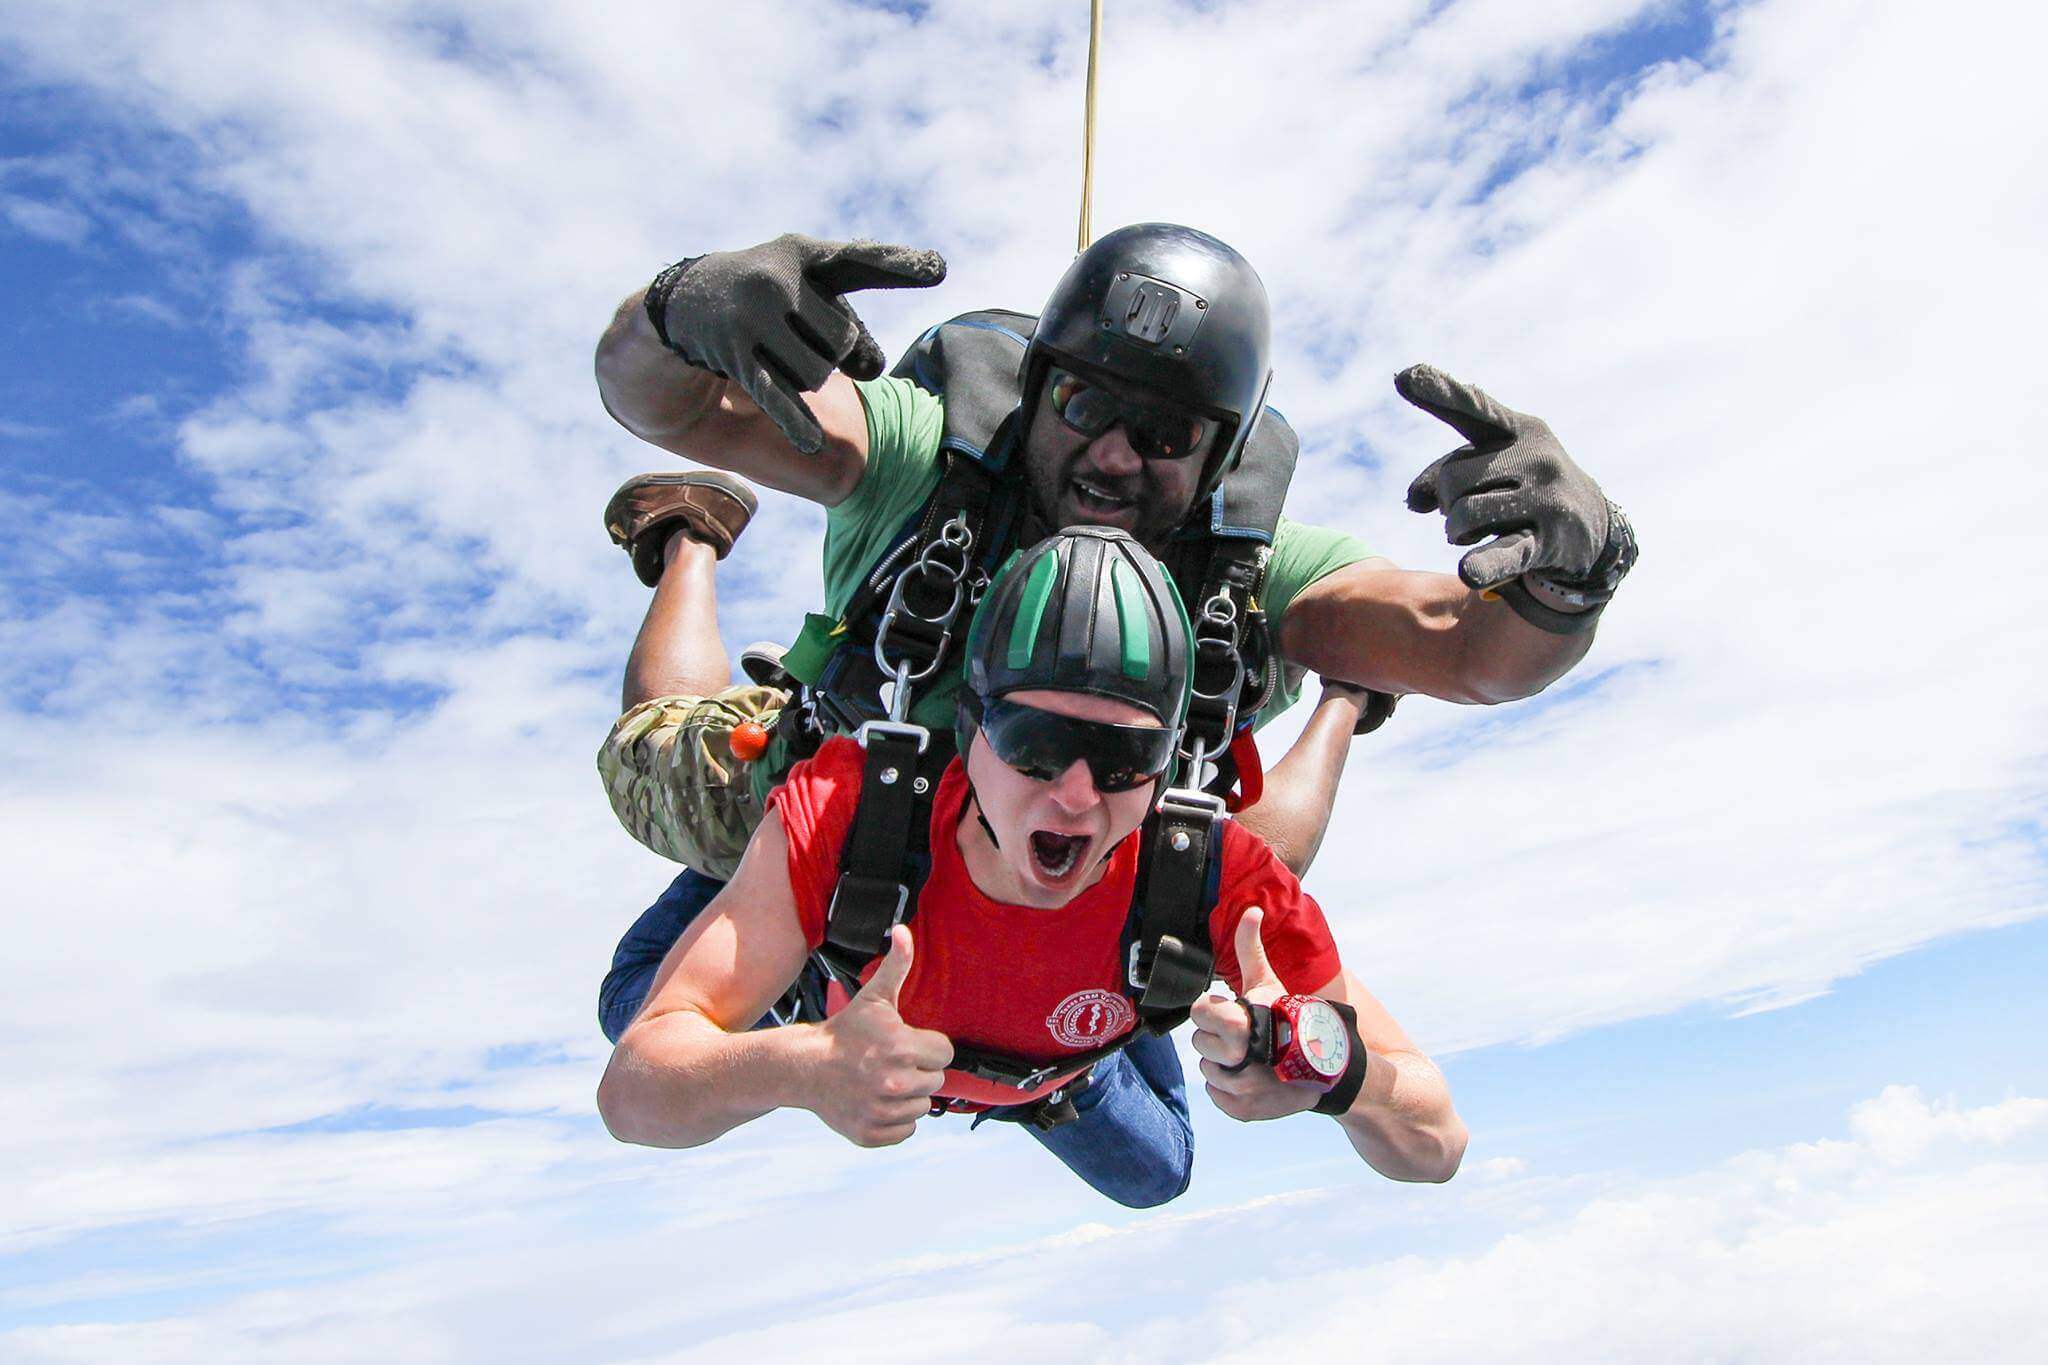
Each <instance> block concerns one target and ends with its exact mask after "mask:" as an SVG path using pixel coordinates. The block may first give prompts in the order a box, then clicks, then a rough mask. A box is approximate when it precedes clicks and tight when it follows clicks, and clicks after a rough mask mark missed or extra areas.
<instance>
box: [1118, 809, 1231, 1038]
mask: <svg viewBox="0 0 2048 1365" xmlns="http://www.w3.org/2000/svg"><path fill="white" fill-rule="evenodd" d="M1222 833H1223V802H1222V801H1221V800H1220V799H1218V798H1217V797H1214V796H1210V795H1208V794H1206V793H1204V792H1195V791H1188V790H1186V789H1185V788H1179V787H1176V788H1171V789H1169V790H1168V791H1167V793H1166V796H1165V798H1164V799H1163V800H1161V801H1160V803H1159V808H1158V809H1157V810H1156V811H1154V812H1153V813H1152V814H1151V815H1150V816H1149V817H1147V819H1146V822H1145V830H1144V836H1143V837H1144V842H1143V844H1142V845H1140V854H1139V868H1138V887H1137V897H1136V900H1135V902H1134V904H1133V907H1132V908H1133V909H1134V910H1135V911H1136V914H1135V915H1134V916H1133V918H1134V919H1135V921H1136V927H1137V934H1136V937H1135V938H1134V939H1133V940H1132V942H1131V946H1130V958H1129V969H1128V970H1129V979H1130V984H1131V985H1132V986H1133V987H1134V988H1136V989H1137V990H1138V991H1139V992H1140V994H1139V996H1138V1017H1139V1018H1140V1019H1141V1020H1143V1021H1144V1023H1145V1026H1146V1027H1147V1028H1148V1029H1150V1030H1151V1031H1153V1032H1154V1033H1164V1032H1166V1031H1168V1030H1169V1029H1172V1028H1175V1027H1177V1026H1178V1025H1179V1024H1180V1022H1181V1021H1182V1020H1183V1019H1185V1018H1187V1016H1188V1011H1189V1010H1190V1009H1191V1008H1193V1006H1194V1003H1195V1001H1196V1000H1198V999H1200V998H1201V995H1202V992H1203V991H1205V990H1207V989H1208V988H1209V982H1210V981H1211V980H1212V979H1213V978H1214V976H1215V972H1216V956H1215V953H1214V951H1213V950H1212V948H1211V947H1210V943H1209V911H1210V909H1211V908H1212V907H1213V906H1214V905H1215V902H1216V892H1215V889H1214V886H1213V882H1214V880H1215V874H1216V873H1217V872H1219V871H1220V870H1221V853H1222Z"/></svg>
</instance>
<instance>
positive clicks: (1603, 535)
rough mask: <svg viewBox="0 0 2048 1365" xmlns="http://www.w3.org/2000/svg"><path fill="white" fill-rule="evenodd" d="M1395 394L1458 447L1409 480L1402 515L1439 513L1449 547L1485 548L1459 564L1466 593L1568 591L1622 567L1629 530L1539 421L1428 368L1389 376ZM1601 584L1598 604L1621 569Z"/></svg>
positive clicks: (1629, 545) (1630, 554)
mask: <svg viewBox="0 0 2048 1365" xmlns="http://www.w3.org/2000/svg"><path fill="white" fill-rule="evenodd" d="M1394 388H1395V390H1396V391H1397V392H1398V393H1399V394H1400V395H1401V396H1402V397H1403V398H1405V399H1407V400H1408V401H1409V402H1411V403H1413V404H1414V405H1415V406H1416V407H1418V408H1421V409H1422V410H1423V411H1424V412H1426V413H1428V414H1429V415H1430V416H1432V417H1435V418H1437V419H1439V420H1440V421H1444V422H1448V423H1449V424H1450V425H1451V426H1453V427H1455V428H1456V429H1457V432H1458V434H1459V435H1460V436H1463V437H1464V438H1465V441H1466V444H1465V445H1462V446H1459V447H1458V448H1457V449H1456V450H1454V451H1452V452H1451V453H1450V454H1448V455H1445V456H1443V457H1442V458H1441V459H1438V460H1437V461H1436V462H1434V463H1433V464H1431V465H1430V466H1429V467H1428V468H1427V469H1425V470H1423V471H1422V472H1421V473H1420V474H1418V475H1416V477H1415V481H1414V482H1413V483H1411V484H1409V485H1408V507H1409V510H1411V511H1415V512H1433V511H1436V510H1438V509H1442V511H1443V513H1444V535H1445V538H1447V539H1448V540H1449V541H1450V542H1451V544H1453V545H1471V544H1474V543H1476V542H1478V541H1480V540H1484V539H1485V538H1486V537H1488V536H1493V537H1495V539H1494V540H1492V541H1491V542H1490V543H1488V544H1485V545H1481V546H1480V547H1479V548H1478V549H1476V550H1474V551H1472V552H1471V553H1470V554H1468V555H1466V556H1465V557H1464V558H1463V559H1461V560H1459V561H1458V577H1460V578H1462V579H1463V580H1464V581H1465V585H1466V586H1467V587H1469V588H1474V589H1479V590H1485V589H1488V588H1497V587H1499V586H1500V585H1501V584H1503V583H1507V582H1509V581H1510V580H1512V579H1515V578H1517V577H1519V576H1521V575H1522V574H1525V573H1528V574H1534V575H1536V576H1538V577H1539V578H1541V579H1545V580H1548V581H1550V582H1552V583H1556V584H1561V585H1569V586H1572V587H1579V586H1588V585H1593V584H1595V583H1596V581H1601V580H1604V579H1605V578H1606V576H1607V574H1608V573H1609V572H1611V570H1612V569H1613V568H1614V567H1616V565H1615V561H1617V560H1619V559H1621V558H1622V557H1623V556H1622V552H1621V547H1620V546H1619V545H1618V544H1617V542H1618V541H1619V540H1621V539H1623V538H1626V540H1627V552H1628V553H1627V555H1626V558H1627V560H1628V562H1630V563H1632V562H1633V561H1634V550H1635V541H1634V538H1633V536H1632V535H1630V534H1628V522H1627V520H1626V519H1625V518H1623V517H1622V516H1621V515H1620V511H1619V509H1618V508H1615V507H1613V505H1612V504H1610V503H1609V502H1608V501H1607V499H1606V498H1605V497H1604V496H1602V495H1601V492H1600V485H1598V484H1596V483H1594V482H1593V480H1592V479H1591V478H1590V477H1589V476H1588V475H1587V474H1586V472H1585V471H1584V470H1582V469H1580V468H1579V467H1578V466H1577V465H1575V464H1573V463H1572V459H1571V456H1569V455H1567V454H1565V453H1564V447H1563V446H1562V445H1560V444H1558V440H1557V437H1555V436H1553V435H1551V433H1550V428H1549V427H1548V426H1546V425H1544V423H1543V422H1542V420H1541V419H1540V418H1535V417H1530V416H1527V415H1526V414H1523V413H1519V412H1516V411H1514V410H1513V409H1512V408H1507V407H1503V406H1501V405H1500V404H1499V403H1496V402H1495V401H1494V400H1493V399H1491V398H1489V397H1487V395H1486V394H1485V392H1484V391H1482V390H1480V389H1478V388H1475V387H1473V386H1472V385H1470V384H1463V383H1460V382H1459V381H1457V380H1455V379H1453V378H1451V377H1450V376H1449V375H1447V374H1445V373H1443V372H1442V371H1441V370H1438V369H1436V368H1434V367H1433V366H1429V365H1411V366H1409V367H1408V368H1407V369H1405V370H1403V371H1401V373H1399V374H1397V375H1395V376H1394ZM1619 567H1620V573H1613V574H1612V578H1613V582H1603V583H1602V586H1604V593H1603V594H1602V595H1601V596H1600V597H1599V598H1598V600H1602V601H1604V600H1605V597H1606V596H1611V595H1612V593H1613V583H1614V582H1619V581H1620V576H1621V573H1626V572H1627V565H1626V564H1621V565H1620V566H1619Z"/></svg>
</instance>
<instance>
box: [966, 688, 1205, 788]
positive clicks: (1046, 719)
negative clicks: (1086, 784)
mask: <svg viewBox="0 0 2048 1365" xmlns="http://www.w3.org/2000/svg"><path fill="white" fill-rule="evenodd" d="M981 733H982V735H983V737H984V738H986V739H987V740H988V747H989V751H990V752H991V753H993V754H994V755H995V756H996V757H997V758H999V759H1001V760H1002V761H1003V762H1004V763H1007V764H1008V765H1009V766H1010V767H1012V768H1015V769H1016V770H1017V771H1018V772H1020V773H1022V774H1024V776H1026V777H1028V778H1031V779H1032V780H1033V781H1036V782H1050V781H1052V780H1053V779H1054V778H1056V777H1058V776H1059V775H1060V774H1061V773H1063V772H1065V771H1066V770H1067V769H1069V768H1071V767H1073V766H1074V762H1075V760H1077V759H1083V760H1086V761H1087V764H1088V775H1089V776H1090V777H1092V778H1093V779H1094V780H1095V790H1097V791H1099V792H1103V793H1105V794H1107V793H1112V792H1127V791H1132V790H1135V789H1136V788H1138V787H1142V786H1144V785H1145V784H1146V783H1147V782H1150V781H1153V780H1154V779H1156V778H1158V777H1159V776H1160V775H1161V774H1163V773H1164V772H1165V771H1166V770H1167V768H1168V767H1169V766H1170V765H1171V764H1172V763H1173V753H1174V748H1175V740H1176V738H1177V736H1176V735H1175V734H1174V732H1173V731H1172V730H1170V729H1167V728H1166V727H1164V726H1159V725H1112V724H1110V723H1108V722H1107V721H1099V720H1076V719H1074V718H1073V717H1072V716H1059V715H1054V714H1053V713H1052V712H1050V711H1041V710H1039V709H1038V708H1037V707H1035V706H1024V705H1020V704H1019V703H1017V702H1013V701H1002V700H996V701H988V702H983V703H982V704H981Z"/></svg>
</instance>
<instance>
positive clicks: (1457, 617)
mask: <svg viewBox="0 0 2048 1365" xmlns="http://www.w3.org/2000/svg"><path fill="white" fill-rule="evenodd" d="M1276 643H1277V644H1278V647H1279V650H1280V654H1281V656H1282V657H1283V658H1285V659H1287V660H1288V661H1290V662H1292V663H1298V664H1301V665H1302V666H1304V667H1306V668H1308V669H1310V670H1311V671H1313V672H1316V673H1320V674H1322V675H1324V676H1325V677H1332V678H1342V679H1344V680H1346V681H1347V682H1354V683H1357V684H1359V685H1360V686H1362V687H1370V688H1373V689H1375V690H1377V691H1381V692H1391V693H1394V694H1395V695H1397V696H1398V695H1401V694H1404V693H1409V692H1420V693H1422V694H1423V695H1425V696H1430V697H1438V698H1441V699H1442V700H1444V701H1455V702H1476V703H1480V704H1486V705H1490V704H1493V703H1495V702H1504V701H1514V700H1515V699H1517V698H1519V697H1527V696H1532V695H1534V694H1535V693H1537V692H1541V691H1542V690H1543V689H1544V688H1546V687H1548V686H1549V685H1550V684H1551V683H1553V682H1555V681H1556V680H1557V679H1559V678H1561V677H1563V676H1564V675H1565V674H1566V673H1567V672H1569V671H1570V670H1571V668H1572V666H1573V665H1574V664H1576V663H1578V661H1579V660H1580V659H1582V658H1584V657H1585V654H1586V651H1587V649H1589V648H1590V647H1591V646H1592V643H1593V632H1592V631H1591V630H1587V631H1585V632H1582V633H1581V634H1578V635H1552V634H1551V633H1549V632H1548V631H1543V630H1538V629H1537V628H1536V627H1535V626H1532V625H1530V624H1528V623H1527V622H1526V621H1524V620H1522V618H1521V617H1519V616H1517V615H1515V612H1514V609H1513V608H1512V607H1510V606H1508V604H1507V603H1505V602H1502V601H1500V600H1498V599H1492V600H1489V599H1487V598H1486V597H1485V596H1484V595H1482V594H1480V593H1477V592H1474V591H1473V590H1472V589H1470V588H1468V587H1466V586H1465V585H1464V583H1462V582H1461V581H1459V579H1458V578H1456V577H1455V576H1454V575H1451V574H1441V573H1424V572H1419V571H1416V570H1411V569H1400V568H1396V567H1395V566H1394V565H1393V563H1392V562H1391V561H1388V560H1385V559H1377V558H1375V559H1365V560H1360V561H1359V562H1358V563H1356V564H1350V565H1346V566H1345V567H1344V568H1342V569H1339V570H1337V571H1336V572H1335V573H1332V574H1328V575H1326V576H1324V577H1323V578H1321V579H1318V580H1317V581H1316V582H1314V583H1312V584H1310V585H1309V586H1308V587H1306V588H1303V589H1302V590H1301V592H1300V593H1299V594H1297V595H1296V596H1295V598H1294V600H1293V601H1292V602H1290V603H1288V605H1287V612H1286V615H1284V616H1283V617H1282V618H1281V620H1280V627H1279V630H1278V632H1277V639H1276Z"/></svg>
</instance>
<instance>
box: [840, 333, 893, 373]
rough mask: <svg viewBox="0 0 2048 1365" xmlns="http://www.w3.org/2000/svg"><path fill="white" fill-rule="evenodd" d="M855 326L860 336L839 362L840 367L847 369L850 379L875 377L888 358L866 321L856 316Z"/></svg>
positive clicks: (880, 371)
mask: <svg viewBox="0 0 2048 1365" xmlns="http://www.w3.org/2000/svg"><path fill="white" fill-rule="evenodd" d="M853 327H854V330H855V331H856V332H858V333H859V336H857V337H856V338H855V339H854V343H853V349H852V350H850V351H848V352H847V353H846V358H845V359H843V360H841V361H840V362H839V368H840V369H842V370H844V371H846V375H847V377H848V378H849V379H874V378H876V377H878V376H879V375H880V374H881V373H882V367H883V365H884V364H886V363H887V360H888V358H887V357H886V356H884V355H883V354H882V344H881V343H880V342H879V341H876V340H875V338H874V337H873V336H872V335H871V334H870V333H869V332H868V327H867V324H866V323H864V322H862V321H861V320H860V319H859V318H855V319H854V320H853Z"/></svg>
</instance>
